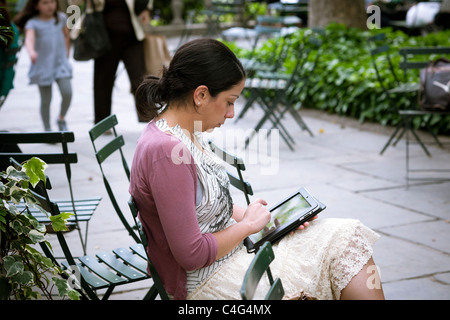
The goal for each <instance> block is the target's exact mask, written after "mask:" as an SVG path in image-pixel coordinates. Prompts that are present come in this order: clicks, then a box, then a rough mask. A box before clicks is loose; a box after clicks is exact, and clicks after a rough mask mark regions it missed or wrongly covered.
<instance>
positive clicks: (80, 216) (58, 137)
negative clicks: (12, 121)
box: [0, 131, 102, 254]
mask: <svg viewBox="0 0 450 320" xmlns="http://www.w3.org/2000/svg"><path fill="white" fill-rule="evenodd" d="M74 141H75V136H74V133H73V132H69V131H64V132H63V131H58V132H34V133H23V132H20V133H19V132H0V144H2V145H21V144H33V146H34V147H35V148H34V149H33V151H30V152H1V153H0V167H1V168H4V167H6V166H7V165H9V163H10V158H14V159H15V160H16V161H17V162H19V163H22V162H24V161H26V160H28V159H30V158H32V157H38V158H40V159H41V160H43V161H45V162H46V163H47V164H49V165H56V164H60V165H64V168H65V173H66V182H67V187H68V189H69V194H70V198H69V199H64V200H56V201H55V203H56V204H57V205H58V209H59V211H61V212H70V213H73V214H74V215H73V217H71V218H70V219H69V223H72V224H74V227H75V228H76V229H77V230H78V233H79V235H80V241H81V245H82V248H83V253H84V254H86V245H87V238H88V226H89V221H90V220H91V217H92V215H93V214H94V212H95V210H96V209H97V207H98V205H99V203H100V201H101V199H102V198H101V197H89V198H82V199H79V198H76V197H75V196H74V192H73V187H72V170H71V164H73V163H77V162H78V157H77V154H76V153H73V152H69V148H68V145H69V143H71V142H74ZM45 144H46V145H47V146H48V149H51V151H49V152H43V151H42V150H41V149H42V146H43V145H45ZM58 145H59V146H60V147H61V150H55V148H58ZM46 149H47V148H46ZM31 213H32V214H33V215H34V216H35V217H36V219H37V220H38V221H39V222H41V223H43V224H48V223H49V222H50V219H49V218H48V217H47V216H45V215H43V214H42V213H40V212H39V211H38V210H36V211H32V212H31ZM80 223H85V225H86V226H85V234H84V237H83V235H82V232H81V227H80Z"/></svg>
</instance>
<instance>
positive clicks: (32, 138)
mask: <svg viewBox="0 0 450 320" xmlns="http://www.w3.org/2000/svg"><path fill="white" fill-rule="evenodd" d="M74 141H75V135H74V133H73V132H71V131H55V132H32V133H25V132H0V144H2V145H20V144H61V149H62V150H61V152H51V153H42V152H39V151H35V152H28V153H24V152H21V153H17V152H13V153H10V152H1V153H0V168H3V167H5V166H8V165H9V163H10V158H11V157H12V158H14V160H16V161H17V162H19V163H22V162H24V161H26V160H28V159H30V158H32V157H38V158H40V159H41V160H43V161H45V162H46V163H47V164H64V167H65V170H66V177H67V182H68V185H69V192H70V197H71V199H72V202H73V201H74V196H73V190H72V171H71V167H70V165H71V164H72V163H77V162H78V157H77V154H76V153H73V152H69V147H68V144H69V143H71V142H74ZM72 204H73V203H72ZM73 206H74V207H75V205H74V204H73ZM74 210H75V208H74Z"/></svg>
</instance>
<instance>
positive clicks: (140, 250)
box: [130, 243, 147, 259]
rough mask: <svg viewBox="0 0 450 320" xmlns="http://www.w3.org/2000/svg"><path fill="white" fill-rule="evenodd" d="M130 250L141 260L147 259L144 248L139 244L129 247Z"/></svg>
mask: <svg viewBox="0 0 450 320" xmlns="http://www.w3.org/2000/svg"><path fill="white" fill-rule="evenodd" d="M130 249H131V251H133V252H134V253H136V254H137V255H138V256H140V257H141V258H142V259H147V253H146V252H145V249H144V246H143V245H142V244H141V243H136V244H133V245H131V246H130Z"/></svg>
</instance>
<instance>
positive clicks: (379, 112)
mask: <svg viewBox="0 0 450 320" xmlns="http://www.w3.org/2000/svg"><path fill="white" fill-rule="evenodd" d="M311 33H312V30H311V29H308V28H302V29H300V30H299V31H298V32H297V33H296V34H295V36H294V37H295V38H294V40H293V41H292V45H293V46H295V45H298V43H300V42H301V41H303V39H304V38H306V37H308V36H309V35H310V34H311ZM377 33H384V34H385V35H386V43H387V44H389V45H390V47H391V57H392V59H393V63H394V65H395V66H396V67H397V70H396V71H397V74H398V75H399V76H400V78H401V77H402V76H403V71H402V70H400V68H399V67H398V65H399V62H400V60H401V57H400V55H399V53H398V50H399V49H400V48H401V47H417V46H448V39H449V38H450V30H445V31H440V32H435V33H430V34H428V35H425V36H408V35H406V34H405V33H403V32H401V31H394V30H392V29H390V28H383V29H380V30H376V29H374V30H366V31H362V30H359V29H355V28H347V27H345V26H343V25H337V24H331V25H329V26H328V27H327V28H325V30H324V36H323V37H321V40H322V41H323V44H322V52H321V56H320V58H319V61H318V64H317V66H316V70H315V72H314V73H313V74H311V75H310V79H309V80H310V81H309V83H308V88H307V90H305V91H303V96H302V97H299V100H301V101H304V105H305V107H308V108H316V109H321V110H325V111H327V112H330V113H336V114H340V115H345V116H350V117H354V118H357V119H359V120H360V121H361V122H363V121H370V122H377V123H380V124H383V125H386V124H390V125H396V124H397V123H398V121H400V118H399V117H398V115H396V114H395V113H392V112H391V111H390V110H389V108H390V101H389V99H388V97H387V96H386V95H385V94H384V93H383V90H382V88H381V87H380V85H379V83H378V81H377V78H376V74H375V69H374V68H373V65H372V61H371V57H370V53H369V50H370V49H369V38H370V37H372V36H374V35H375V34H377ZM279 43H280V39H269V40H267V41H265V42H264V43H262V44H261V46H259V47H258V50H257V52H256V53H255V55H254V56H255V57H257V58H258V59H259V60H261V61H265V60H267V59H268V57H270V52H271V51H272V50H273V48H276V47H277V46H279ZM228 45H230V46H231V47H232V49H233V50H234V51H235V52H237V54H238V56H240V57H243V58H244V57H248V55H249V51H248V50H243V49H239V48H237V46H236V45H235V44H228ZM287 60H288V61H290V62H288V63H286V64H285V67H286V70H287V72H290V71H291V70H292V68H293V66H294V64H293V60H294V59H290V60H289V59H287ZM381 74H382V76H383V77H384V78H385V79H386V80H387V82H386V84H388V85H389V84H392V87H393V86H394V79H393V77H392V75H391V74H390V72H389V70H388V65H387V64H386V65H385V69H382V70H381ZM417 79H418V73H417V74H411V75H409V79H408V81H417ZM412 99H413V100H414V99H417V98H416V97H414V96H413V97H412ZM393 103H395V104H396V105H397V106H399V107H400V108H406V107H408V106H410V105H411V99H408V98H406V97H404V96H398V97H395V98H394V100H393ZM417 120H419V119H417ZM430 124H431V126H432V128H433V129H434V130H435V132H436V133H438V134H447V135H449V134H450V117H448V116H447V117H445V118H441V117H437V116H436V117H433V118H432V119H431V123H430ZM415 126H416V127H419V123H416V124H415Z"/></svg>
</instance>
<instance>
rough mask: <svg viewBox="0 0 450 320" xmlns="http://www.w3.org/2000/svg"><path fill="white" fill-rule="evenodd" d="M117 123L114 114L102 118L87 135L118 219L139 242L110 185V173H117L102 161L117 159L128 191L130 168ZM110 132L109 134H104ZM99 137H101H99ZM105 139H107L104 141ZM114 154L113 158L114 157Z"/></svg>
mask: <svg viewBox="0 0 450 320" xmlns="http://www.w3.org/2000/svg"><path fill="white" fill-rule="evenodd" d="M117 124H118V121H117V117H116V115H115V114H112V115H110V116H109V117H107V118H105V119H103V120H102V121H100V122H99V123H97V124H96V125H95V126H94V127H92V129H91V130H89V136H90V138H91V141H92V146H93V147H94V151H95V157H96V159H97V162H98V165H99V166H100V171H101V173H102V177H103V182H104V184H105V188H106V191H107V193H108V196H109V199H110V200H111V203H112V205H113V207H114V210H115V211H116V213H117V216H118V217H119V219H120V221H121V222H122V224H123V225H124V227H125V229H126V230H127V231H128V233H129V234H130V236H131V237H132V238H133V239H134V240H135V241H136V242H137V243H139V242H140V241H141V240H140V238H139V235H138V234H137V233H136V228H135V226H132V225H130V223H129V222H128V220H127V218H126V216H125V215H124V214H123V212H122V209H121V206H120V205H119V203H118V201H117V198H116V196H115V193H114V191H113V188H112V186H111V182H110V177H111V176H112V174H113V173H114V174H117V171H116V170H115V171H114V172H113V173H112V172H110V171H109V172H108V173H107V168H105V167H104V162H105V161H107V160H110V161H109V162H110V163H111V162H112V161H113V159H119V160H120V162H121V164H122V168H123V170H124V175H126V177H127V180H126V182H127V183H126V184H125V185H124V186H126V188H125V192H128V184H129V182H130V169H129V167H128V163H127V160H126V159H125V156H124V153H123V150H122V147H124V146H125V140H124V138H123V136H122V135H118V134H117V131H116V125H117ZM105 133H111V134H105ZM100 137H101V138H100ZM105 140H107V141H106V142H105ZM114 156H115V158H114Z"/></svg>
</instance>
